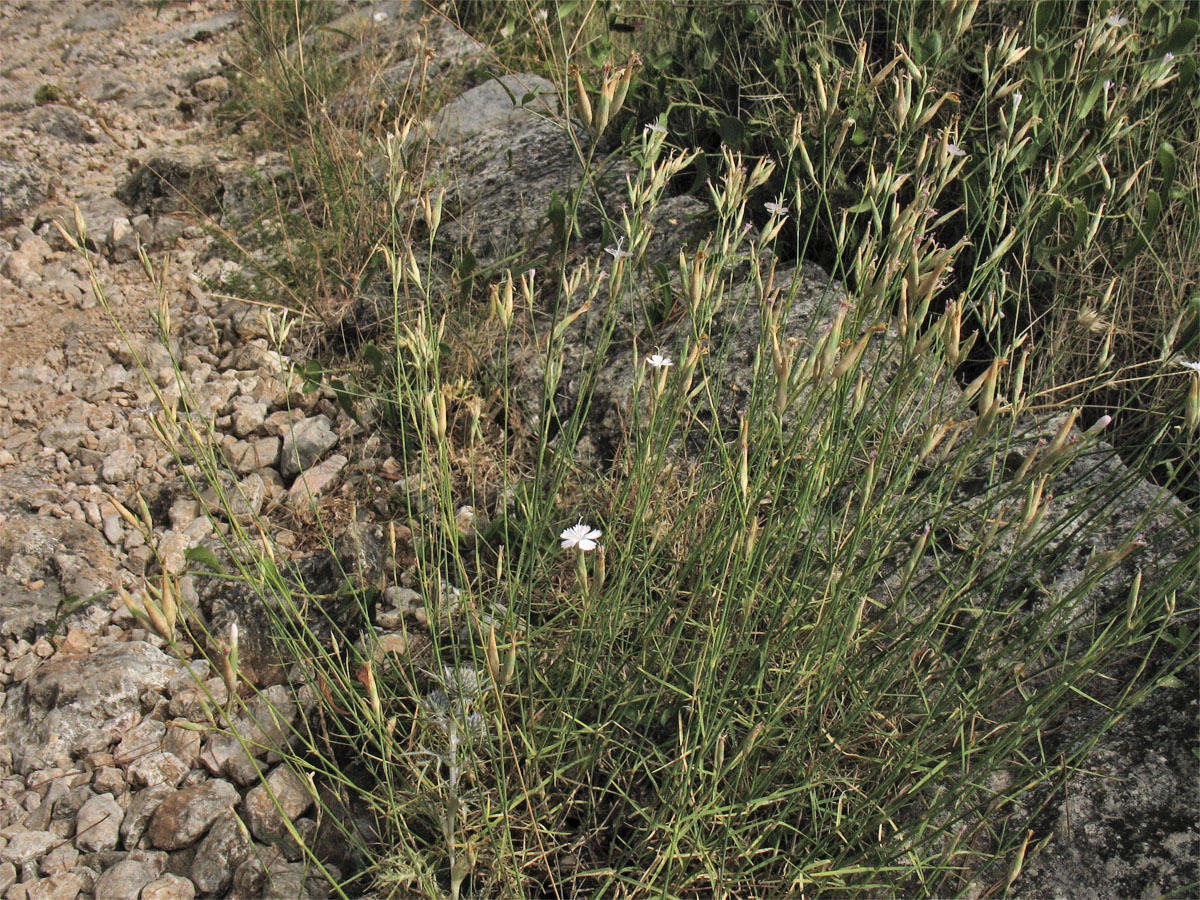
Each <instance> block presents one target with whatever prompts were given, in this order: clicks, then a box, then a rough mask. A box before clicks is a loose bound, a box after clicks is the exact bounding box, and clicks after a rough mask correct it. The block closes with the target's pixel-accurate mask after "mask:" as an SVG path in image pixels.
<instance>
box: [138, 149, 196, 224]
mask: <svg viewBox="0 0 1200 900" xmlns="http://www.w3.org/2000/svg"><path fill="white" fill-rule="evenodd" d="M218 187H219V177H218V173H217V164H216V160H214V159H213V158H212V157H211V156H208V155H207V154H205V153H204V152H203V151H200V150H198V149H195V148H175V149H172V150H171V151H169V152H158V153H151V154H149V155H147V156H146V157H144V158H143V159H142V160H140V162H139V164H138V166H137V168H136V169H135V170H134V171H133V174H131V175H130V176H129V178H128V179H126V181H125V183H124V184H123V185H122V186H121V187H120V188H119V189H118V190H117V192H116V196H117V199H118V200H120V201H121V202H122V203H124V204H125V205H126V206H128V207H129V208H130V209H132V210H133V211H134V212H139V213H162V212H168V211H171V210H175V209H179V208H181V207H183V206H184V205H185V204H184V201H183V198H184V197H185V196H186V197H188V198H189V199H191V200H193V201H196V202H199V203H200V204H201V206H202V208H205V209H207V210H208V211H214V210H215V205H214V204H215V200H216V196H217V192H218Z"/></svg>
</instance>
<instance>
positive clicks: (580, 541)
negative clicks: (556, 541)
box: [559, 522, 603, 551]
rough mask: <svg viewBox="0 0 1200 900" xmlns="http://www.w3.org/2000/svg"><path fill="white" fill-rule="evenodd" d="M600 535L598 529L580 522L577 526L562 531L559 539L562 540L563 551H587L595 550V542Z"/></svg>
mask: <svg viewBox="0 0 1200 900" xmlns="http://www.w3.org/2000/svg"><path fill="white" fill-rule="evenodd" d="M602 533H603V532H601V531H600V530H599V529H596V528H593V527H592V526H591V525H585V524H583V523H582V522H580V523H579V524H578V525H572V526H571V527H570V528H567V529H564V530H563V533H562V534H560V535H559V537H560V538H562V548H563V549H564V550H583V551H587V550H595V549H596V541H598V540H599V539H600V535H601V534H602Z"/></svg>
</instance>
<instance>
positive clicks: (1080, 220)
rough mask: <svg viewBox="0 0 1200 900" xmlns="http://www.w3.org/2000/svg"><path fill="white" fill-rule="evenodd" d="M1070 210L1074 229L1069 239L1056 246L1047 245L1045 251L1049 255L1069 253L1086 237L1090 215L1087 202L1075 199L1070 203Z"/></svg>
mask: <svg viewBox="0 0 1200 900" xmlns="http://www.w3.org/2000/svg"><path fill="white" fill-rule="evenodd" d="M1072 210H1073V211H1074V213H1075V231H1074V232H1073V233H1072V235H1071V237H1070V239H1069V240H1067V241H1064V242H1063V243H1062V244H1059V245H1058V246H1057V247H1048V248H1046V252H1047V253H1048V254H1050V255H1051V256H1059V255H1061V254H1063V253H1070V252H1071V251H1072V250H1074V249H1075V248H1076V247H1078V246H1079V245H1080V244H1082V243H1083V240H1084V238H1086V237H1087V233H1088V225H1089V224H1090V222H1091V215H1090V213H1089V212H1088V208H1087V204H1086V203H1084V202H1083V201H1082V200H1076V201H1075V203H1074V204H1072Z"/></svg>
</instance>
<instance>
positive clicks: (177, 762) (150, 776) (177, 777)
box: [128, 750, 191, 787]
mask: <svg viewBox="0 0 1200 900" xmlns="http://www.w3.org/2000/svg"><path fill="white" fill-rule="evenodd" d="M189 771H191V770H190V768H189V767H188V765H187V764H186V763H185V762H184V761H183V760H181V759H180V758H179V757H178V756H176V755H175V754H174V753H168V752H166V751H165V750H158V751H155V752H154V753H147V754H146V755H145V756H142V757H139V758H138V759H137V760H136V761H135V762H134V763H133V764H132V765H131V766H130V767H129V770H128V774H129V780H130V782H132V784H133V785H134V787H151V786H153V785H156V784H169V785H171V786H172V787H175V786H177V785H178V784H179V783H180V782H182V781H183V779H184V778H186V777H187V774H188V772H189Z"/></svg>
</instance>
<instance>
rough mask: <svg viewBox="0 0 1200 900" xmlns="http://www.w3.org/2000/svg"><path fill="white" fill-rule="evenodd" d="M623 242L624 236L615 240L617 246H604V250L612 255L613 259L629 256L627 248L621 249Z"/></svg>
mask: <svg viewBox="0 0 1200 900" xmlns="http://www.w3.org/2000/svg"><path fill="white" fill-rule="evenodd" d="M624 243H625V238H621V239H620V240H619V241H617V246H615V247H605V248H604V252H605V253H607V254H609V255H610V256H612V258H613V259H624V258H625V257H627V256H629V251H628V250H622V249H621V247H622V245H624Z"/></svg>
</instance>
